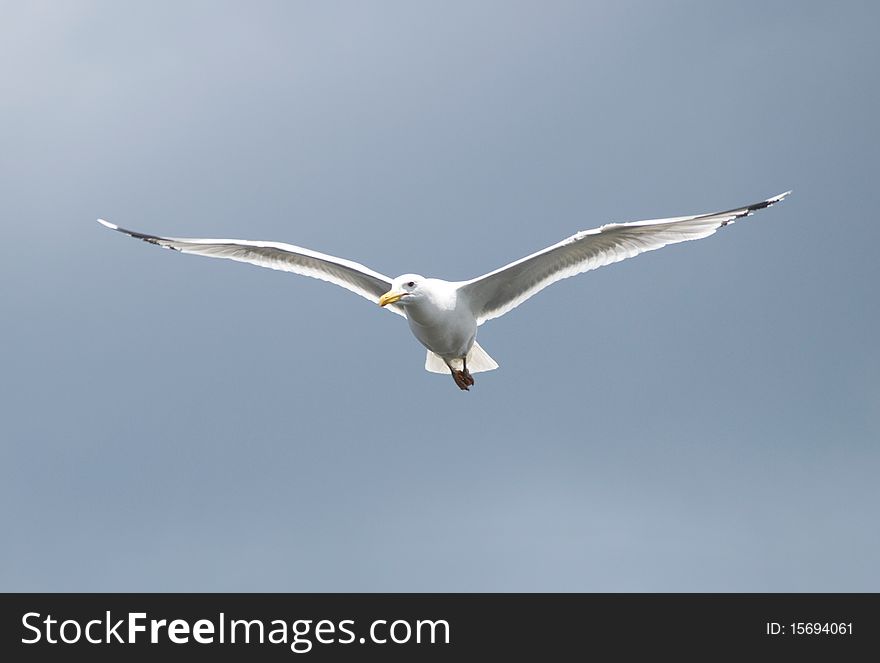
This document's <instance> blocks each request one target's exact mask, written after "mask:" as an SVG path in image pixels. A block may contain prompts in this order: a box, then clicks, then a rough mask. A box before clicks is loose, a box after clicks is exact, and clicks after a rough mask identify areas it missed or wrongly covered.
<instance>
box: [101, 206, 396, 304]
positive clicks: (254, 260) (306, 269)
mask: <svg viewBox="0 0 880 663" xmlns="http://www.w3.org/2000/svg"><path fill="white" fill-rule="evenodd" d="M98 223H100V224H102V225H104V226H106V227H107V228H110V229H111V230H117V231H119V232H121V233H125V234H126V235H129V236H130V237H134V238H136V239H142V240H144V241H145V242H149V243H150V244H155V245H157V246H162V247H164V248H166V249H173V250H175V251H180V252H181V253H192V254H195V255H200V256H208V257H211V258H227V259H229V260H236V261H238V262H246V263H250V264H252V265H258V266H260V267H268V268H269V269H278V270H281V271H285V272H292V273H294V274H301V275H303V276H311V277H312V278H316V279H320V280H322V281H328V282H330V283H335V284H336V285H338V286H341V287H343V288H345V289H346V290H351V291H352V292H354V293H355V294H358V295H360V296H361V297H365V298H366V299H369V300H370V301H371V302H373V303H374V304H378V303H379V297H381V296H382V294H384V293H386V292H388V290H389V289H390V288H391V279H390V278H388V277H387V276H385V275H383V274H380V273H379V272H374V271H373V270H372V269H369V268H368V267H365V266H364V265H361V264H359V263H356V262H352V261H351V260H345V259H344V258H336V257H334V256H330V255H326V254H324V253H318V252H317V251H312V250H310V249H304V248H302V247H300V246H294V245H293V244H284V243H282V242H260V241H256V242H255V241H249V240H241V239H196V238H185V237H159V236H156V235H145V234H143V233H139V232H135V231H133V230H126V229H125V228H120V227H119V226H117V225H115V224H113V223H110V222H108V221H104V220H103V219H98ZM385 308H387V309H392V310H393V311H394V312H395V313H397V314H398V315H404V313H403V310H402V309H401V307H400V306H394V305H391V306H386V307H385Z"/></svg>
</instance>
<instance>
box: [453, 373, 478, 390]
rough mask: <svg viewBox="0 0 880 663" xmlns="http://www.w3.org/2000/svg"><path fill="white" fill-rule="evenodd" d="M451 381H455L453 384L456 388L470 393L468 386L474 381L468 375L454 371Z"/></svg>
mask: <svg viewBox="0 0 880 663" xmlns="http://www.w3.org/2000/svg"><path fill="white" fill-rule="evenodd" d="M452 379H453V380H455V384H456V385H458V388H459V389H463V390H464V391H470V385H472V384H473V383H474V379H473V378H472V377H471V374H470V373H465V372H464V371H458V370H455V369H453V371H452Z"/></svg>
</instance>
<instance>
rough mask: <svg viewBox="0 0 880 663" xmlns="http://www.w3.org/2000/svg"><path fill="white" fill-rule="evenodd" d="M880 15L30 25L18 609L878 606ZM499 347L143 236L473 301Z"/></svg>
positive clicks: (12, 131)
mask: <svg viewBox="0 0 880 663" xmlns="http://www.w3.org/2000/svg"><path fill="white" fill-rule="evenodd" d="M878 19H880V16H878V10H877V7H876V4H875V3H871V2H841V3H831V4H830V3H820V2H816V3H810V2H793V1H792V2H769V3H768V2H739V3H729V2H672V1H668V2H596V3H591V2H561V1H556V2H514V3H510V2H485V1H482V2H451V3H450V2H403V1H400V2H391V1H383V2H322V3H305V2H302V3H298V2H258V3H244V2H237V3H231V2H226V3H221V2H109V1H108V2H89V1H85V0H82V1H79V2H63V3H62V2H21V1H18V2H2V3H0V120H2V122H0V210H2V212H3V214H2V224H3V232H4V241H3V242H2V243H0V309H2V313H0V316H2V317H0V320H2V327H0V338H2V343H0V366H2V380H0V504H2V506H0V528H2V531H3V544H2V546H0V589H3V590H6V591H11V590H20V591H52V590H55V591H73V590H87V591H150V590H155V591H170V590H178V591H195V590H202V591H221V590H233V591H245V590H251V591H514V590H520V591H539V590H545V591H835V590H839V591H866V590H871V591H880V571H878V567H877V559H878V556H880V530H878V528H877V516H878V514H877V511H878V504H880V487H878V486H880V483H878V479H877V477H878V472H880V444H878V443H880V351H878V346H877V339H878V337H880V309H878V286H880V261H878V259H877V256H876V250H875V248H874V247H875V246H876V245H877V244H878V242H880V221H878V219H877V213H876V210H877V209H878V207H880V193H878V188H877V181H876V180H877V163H878V157H880V153H878V152H880V150H878V147H880V140H878V128H877V126H878V125H877V118H878V116H880V87H878V84H877V63H878V61H880V47H878V42H877V39H876V29H875V28H876V25H877V21H878ZM787 189H793V190H794V193H793V194H792V196H791V198H790V199H788V200H787V201H786V202H784V203H783V204H781V205H779V206H777V207H774V208H772V209H770V210H766V211H763V212H760V213H759V214H757V215H755V216H753V217H750V218H749V219H746V220H744V221H741V222H739V223H737V224H736V225H735V226H733V227H730V228H728V229H726V230H725V231H724V232H721V233H719V234H717V235H715V236H713V237H711V238H709V239H706V240H702V241H700V242H693V243H686V244H683V245H678V246H673V247H669V248H666V249H664V250H662V251H658V252H654V253H651V254H648V255H645V256H641V257H639V258H636V259H634V260H630V261H626V262H623V263H620V264H617V265H613V266H611V267H607V268H604V269H602V270H599V271H596V272H592V273H589V274H587V275H584V276H580V277H578V278H575V279H569V280H567V281H564V282H561V283H559V284H557V285H555V286H553V287H552V288H550V289H548V290H546V291H544V292H543V293H541V294H540V296H538V297H536V298H534V299H532V300H531V301H529V302H528V303H527V304H526V305H524V306H522V307H520V308H518V309H516V310H515V311H513V312H511V313H510V314H508V315H507V316H505V317H504V318H501V319H498V320H495V321H492V322H490V323H488V324H487V325H486V326H484V327H482V328H481V329H480V337H479V338H480V342H481V344H482V345H483V347H485V348H486V350H487V351H488V352H489V353H490V354H491V355H492V356H493V357H494V358H495V359H496V360H497V361H498V362H499V364H500V365H501V368H500V370H497V371H494V372H491V373H484V374H479V375H477V384H476V386H475V388H473V389H472V390H471V391H470V392H469V393H466V392H460V391H459V390H458V389H457V388H456V387H455V385H454V384H453V382H452V380H451V379H450V378H447V377H444V376H438V375H433V374H429V373H426V372H425V371H424V370H423V363H424V350H423V349H422V348H421V346H420V345H418V343H417V342H416V341H415V340H414V339H413V338H412V337H411V335H410V333H409V330H408V329H407V328H406V325H405V324H404V323H403V321H402V320H401V319H400V318H397V317H396V316H393V315H389V314H388V313H385V312H382V311H380V310H379V309H378V308H377V307H375V306H371V305H370V304H369V303H368V302H366V301H364V300H362V299H360V298H358V297H356V296H353V295H352V294H351V293H348V292H346V291H344V290H342V289H339V288H335V287H333V286H330V285H327V284H325V283H321V282H318V281H313V280H311V279H305V278H302V277H297V276H293V275H289V274H283V273H279V272H273V271H270V270H261V269H258V268H255V267H250V266H244V265H239V264H235V263H230V262H227V261H220V260H207V259H203V258H197V257H192V256H182V255H179V254H175V253H173V252H170V251H160V250H158V249H156V248H155V247H151V246H148V245H146V244H143V243H140V242H135V241H133V240H131V239H128V238H125V237H123V236H120V235H118V234H115V233H111V232H109V231H107V230H105V229H103V228H101V227H100V226H98V224H96V223H95V219H96V218H97V217H99V216H100V217H104V218H107V219H109V220H111V221H113V222H115V223H118V224H120V225H123V226H127V227H132V228H135V229H139V230H143V231H146V232H155V233H162V234H171V235H175V234H176V235H183V236H207V237H212V236H213V237H239V238H249V239H270V240H278V241H287V242H291V243H294V244H298V245H301V246H306V247H310V248H313V249H316V250H319V251H324V252H327V253H331V254H334V255H339V256H344V257H348V258H351V259H354V260H357V261H360V262H363V263H364V264H367V265H369V266H370V267H372V268H374V269H376V270H378V271H380V272H383V273H386V274H389V275H392V276H393V275H397V274H400V273H404V272H409V271H417V272H420V273H423V274H425V275H428V276H438V277H444V278H449V279H464V278H470V277H473V276H476V275H478V274H481V273H483V272H486V271H489V270H490V269H493V268H495V267H498V266H500V265H502V264H505V263H506V262H509V261H510V260H513V259H516V258H519V257H521V256H523V255H526V254H528V253H531V252H533V251H535V250H538V249H540V248H543V247H545V246H547V245H549V244H552V243H554V242H557V241H559V240H560V239H562V238H564V237H567V236H569V235H571V234H572V233H573V232H575V231H577V230H581V229H586V228H591V227H594V226H598V225H601V224H602V223H606V222H609V221H626V220H636V219H643V218H657V217H663V216H674V215H680V214H689V213H697V212H708V211H715V210H718V209H726V208H729V207H733V206H737V205H740V204H744V203H749V202H753V201H756V200H760V199H762V198H765V197H768V196H771V195H774V194H777V193H780V192H782V191H785V190H787Z"/></svg>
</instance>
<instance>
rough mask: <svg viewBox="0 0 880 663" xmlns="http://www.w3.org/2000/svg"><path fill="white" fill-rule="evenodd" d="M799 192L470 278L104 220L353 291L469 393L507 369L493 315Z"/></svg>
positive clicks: (629, 230)
mask: <svg viewBox="0 0 880 663" xmlns="http://www.w3.org/2000/svg"><path fill="white" fill-rule="evenodd" d="M790 193H791V191H786V192H785V193H783V194H780V195H778V196H774V197H773V198H768V199H767V200H762V201H761V202H759V203H754V204H752V205H745V206H744V207H736V208H734V209H731V210H727V211H726V212H715V213H713V214H697V215H694V216H679V217H674V218H669V219H653V220H650V221H632V222H629V223H610V224H607V225H604V226H602V227H600V228H594V229H593V230H584V231H581V232H579V233H576V234H574V235H572V236H571V237H569V238H568V239H564V240H562V241H561V242H559V243H558V244H554V245H553V246H549V247H547V248H546V249H543V250H541V251H538V252H537V253H533V254H531V255H529V256H526V257H525V258H521V259H520V260H517V261H515V262H512V263H510V264H509V265H505V266H504V267H501V268H499V269H496V270H495V271H492V272H489V273H488V274H484V275H483V276H478V277H477V278H475V279H471V280H469V281H444V280H442V279H433V278H425V277H424V276H420V275H419V274H404V275H403V276H398V277H397V278H395V279H391V278H389V277H387V276H384V275H383V274H380V273H379V272H374V271H373V270H372V269H369V268H368V267H365V266H364V265H361V264H359V263H356V262H352V261H351V260H346V259H345V258H336V257H334V256H331V255H327V254H324V253H318V252H317V251H312V250H310V249H304V248H302V247H299V246H294V245H292V244H284V243H282V242H263V241H250V240H240V239H195V238H182V237H159V236H157V235H145V234H144V233H140V232H135V231H134V230H126V229H125V228H120V227H119V226H117V225H115V224H112V223H110V222H109V221H104V220H103V219H98V222H99V223H101V224H102V225H104V226H106V227H107V228H110V229H112V230H117V231H119V232H121V233H125V234H126V235H129V236H131V237H134V238H136V239H142V240H144V241H145V242H149V243H150V244H155V245H157V246H162V247H164V248H166V249H173V250H175V251H180V252H181V253H193V254H195V255H201V256H208V257H211V258H228V259H229V260H237V261H239V262H247V263H251V264H253V265H258V266H260V267H268V268H270V269H278V270H281V271H285V272H293V273H294V274H302V275H303V276H311V277H313V278H316V279H321V280H322V281H329V282H330V283H335V284H336V285H339V286H342V287H343V288H346V289H347V290H351V291H352V292H354V293H356V294H358V295H360V296H361V297H365V298H366V299H369V300H370V301H371V302H373V303H376V304H378V305H379V306H381V307H383V308H385V309H386V310H389V311H393V312H394V313H397V314H398V315H401V316H403V317H404V318H406V320H407V322H408V323H409V328H410V330H411V331H412V333H413V335H414V336H415V337H416V338H417V339H418V340H419V342H421V344H422V345H424V346H425V347H426V348H427V349H428V356H427V359H426V361H425V369H426V370H428V371H430V372H432V373H451V374H452V379H453V380H454V381H455V384H456V385H457V386H458V387H459V388H460V389H463V390H468V389H469V388H470V387H471V386H473V384H474V378H473V375H472V373H479V372H481V371H491V370H493V369H496V368H498V364H496V363H495V360H494V359H492V358H491V357H490V356H489V355H488V354H487V353H486V352H485V350H483V348H481V347H480V345H479V344H478V343H477V342H476V337H477V327H479V326H480V325H482V324H483V323H484V322H486V321H487V320H492V319H493V318H497V317H499V316H502V315H504V314H505V313H507V312H508V311H510V310H511V309H513V308H516V307H517V306H519V305H520V304H522V303H523V302H524V301H526V300H527V299H529V298H530V297H531V296H532V295H535V294H537V293H538V292H540V291H541V290H543V289H544V288H546V287H547V286H548V285H550V284H552V283H555V282H556V281H560V280H562V279H565V278H568V277H569V276H574V275H575V274H580V273H582V272H587V271H590V270H592V269H597V268H599V267H604V266H605V265H610V264H611V263H615V262H618V261H620V260H625V259H626V258H632V257H633V256H637V255H639V254H640V253H644V252H646V251H653V250H655V249H659V248H662V247H664V246H666V245H668V244H676V243H678V242H686V241H689V240H693V239H702V238H703V237H708V236H709V235H712V234H713V233H714V232H715V231H716V230H718V229H719V228H723V227H724V226H727V225H729V224H731V223H733V222H734V221H736V220H737V219H739V218H742V217H744V216H749V215H750V214H752V213H753V212H755V211H756V210H760V209H764V208H765V207H770V206H771V205H773V204H774V203H778V202H779V201H780V200H782V199H783V198H785V197H786V196H787V195H788V194H790Z"/></svg>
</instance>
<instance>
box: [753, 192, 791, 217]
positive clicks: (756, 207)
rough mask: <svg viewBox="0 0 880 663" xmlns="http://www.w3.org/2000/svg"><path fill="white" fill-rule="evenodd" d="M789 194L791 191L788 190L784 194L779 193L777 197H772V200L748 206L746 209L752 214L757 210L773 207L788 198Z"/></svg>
mask: <svg viewBox="0 0 880 663" xmlns="http://www.w3.org/2000/svg"><path fill="white" fill-rule="evenodd" d="M790 193H791V190H790V189H789V190H788V191H786V192H785V193H780V194H779V195H778V196H773V197H772V198H768V199H767V200H762V201H761V202H760V203H755V204H754V205H749V206H748V207H747V208H746V209H748V210H749V212H754V211H756V210H759V209H764V208H765V207H770V206H771V205H775V204H776V203H778V202H781V201H783V200H785V198H786V196H788V195H789V194H790Z"/></svg>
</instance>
